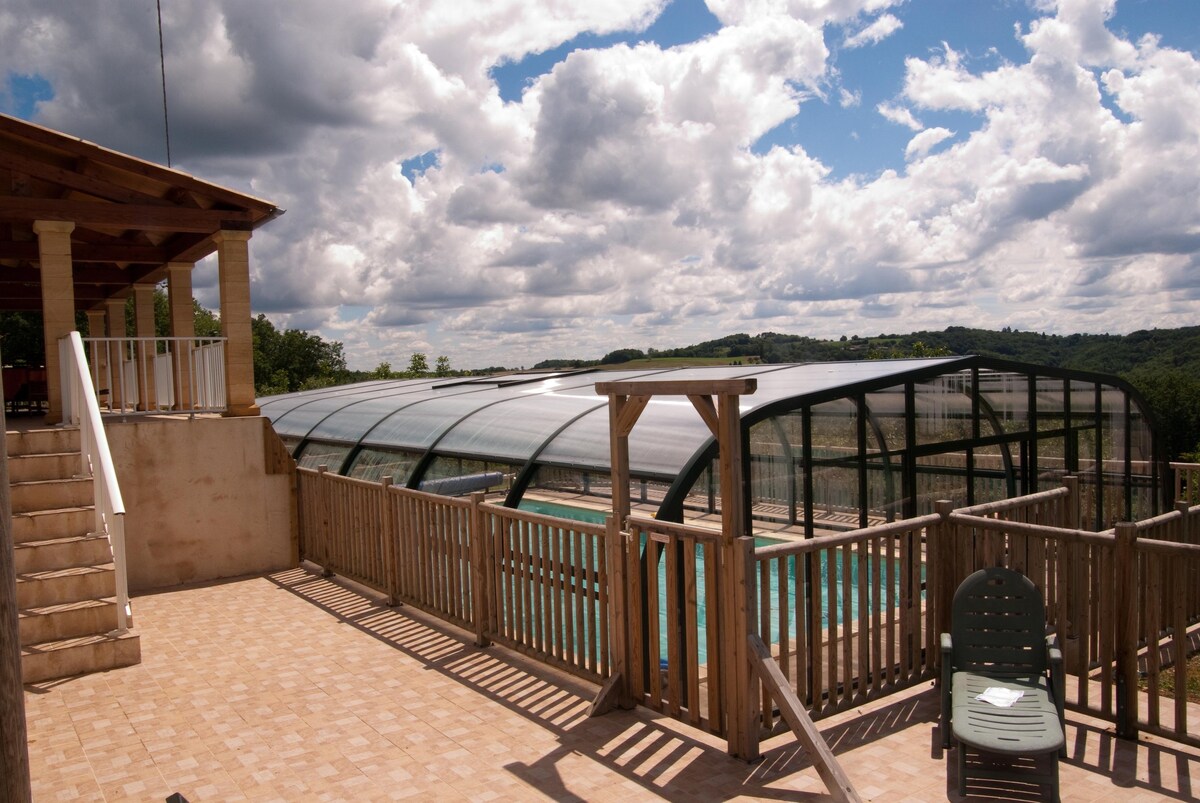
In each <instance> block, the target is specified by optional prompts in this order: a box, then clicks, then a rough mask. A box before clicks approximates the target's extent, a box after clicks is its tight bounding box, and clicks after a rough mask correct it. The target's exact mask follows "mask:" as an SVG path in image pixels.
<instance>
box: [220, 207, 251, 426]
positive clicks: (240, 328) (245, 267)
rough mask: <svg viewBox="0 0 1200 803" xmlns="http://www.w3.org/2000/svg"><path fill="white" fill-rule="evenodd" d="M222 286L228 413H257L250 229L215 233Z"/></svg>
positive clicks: (222, 319)
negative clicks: (251, 320)
mask: <svg viewBox="0 0 1200 803" xmlns="http://www.w3.org/2000/svg"><path fill="white" fill-rule="evenodd" d="M213 242H215V243H216V244H217V269H218V272H219V276H220V279H219V286H220V290H221V334H222V335H223V336H224V337H225V338H226V340H225V403H226V405H227V407H228V411H227V412H226V415H231V416H238V415H258V414H259V410H258V405H257V404H255V400H254V338H253V335H252V334H251V329H250V247H249V242H250V232H248V231H227V230H222V231H219V232H217V233H216V234H215V235H213Z"/></svg>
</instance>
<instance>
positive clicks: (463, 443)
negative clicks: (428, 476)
mask: <svg viewBox="0 0 1200 803" xmlns="http://www.w3.org/2000/svg"><path fill="white" fill-rule="evenodd" d="M606 406H607V402H606V401H605V400H604V399H602V398H600V397H598V396H596V395H595V394H589V395H586V396H584V395H579V396H575V395H567V394H560V393H554V394H545V395H540V396H529V397H522V398H518V399H512V400H510V401H507V402H503V403H501V404H494V405H492V406H490V407H485V408H484V409H482V410H480V411H479V412H477V413H474V414H473V415H471V416H470V417H468V418H466V419H464V420H462V421H460V422H459V423H457V424H455V425H454V428H453V429H451V430H450V431H449V432H447V433H446V435H445V437H443V438H442V439H441V440H440V441H439V442H438V447H437V448H438V451H445V452H455V453H460V454H477V455H491V456H495V457H501V458H508V459H510V460H521V461H524V460H526V459H528V458H529V457H530V456H531V455H533V454H534V453H535V452H536V451H537V450H538V449H539V448H541V445H542V444H543V443H545V441H546V439H547V438H549V437H550V436H551V435H553V434H554V432H555V431H556V430H557V429H559V428H560V427H562V426H563V424H565V423H567V422H568V421H570V420H571V419H572V418H575V417H577V416H579V415H581V414H583V413H586V412H587V411H588V410H593V409H597V408H605V407H606ZM602 445H603V446H604V448H605V450H607V446H608V444H607V439H606V440H605V442H604V444H602Z"/></svg>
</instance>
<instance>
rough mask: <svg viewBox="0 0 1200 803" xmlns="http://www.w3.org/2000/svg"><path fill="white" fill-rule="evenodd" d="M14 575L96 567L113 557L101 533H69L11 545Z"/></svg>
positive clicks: (110, 548) (106, 540)
mask: <svg viewBox="0 0 1200 803" xmlns="http://www.w3.org/2000/svg"><path fill="white" fill-rule="evenodd" d="M13 559H14V563H15V564H16V567H17V574H28V573H30V572H43V571H49V570H51V569H68V568H73V567H76V566H99V565H101V564H104V563H110V562H111V561H112V559H113V556H112V547H111V546H110V545H109V543H108V538H107V537H105V536H103V535H72V536H68V537H66V538H51V539H47V540H42V541H23V542H21V543H18V544H13Z"/></svg>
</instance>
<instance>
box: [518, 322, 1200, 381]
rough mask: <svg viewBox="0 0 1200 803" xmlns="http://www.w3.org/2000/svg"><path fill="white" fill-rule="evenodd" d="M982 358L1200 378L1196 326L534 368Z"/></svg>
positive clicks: (849, 342) (811, 346) (846, 344)
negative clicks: (1175, 371)
mask: <svg viewBox="0 0 1200 803" xmlns="http://www.w3.org/2000/svg"><path fill="white" fill-rule="evenodd" d="M950 354H980V355H985V356H989V357H1001V358H1004V359H1008V360H1016V361H1018V362H1028V363H1035V364H1038V365H1049V366H1054V367H1058V368H1074V369H1077V370H1081V371H1095V372H1098V373H1105V374H1115V375H1123V374H1127V373H1129V372H1131V371H1133V370H1134V369H1136V368H1163V369H1168V368H1174V369H1179V370H1182V371H1184V372H1185V373H1190V374H1192V375H1193V376H1196V377H1200V326H1189V327H1184V328H1180V329H1150V330H1142V331H1138V332H1133V333H1132V334H1128V335H1084V334H1076V335H1046V334H1040V333H1038V332H1014V331H1012V330H1009V329H1005V330H1003V331H999V332H997V331H992V330H988V329H968V328H966V327H963V326H951V327H949V328H948V329H946V330H944V331H941V332H913V333H912V334H906V335H895V334H893V335H885V334H881V335H878V336H876V337H857V336H856V337H852V338H844V339H841V340H818V339H816V338H811V337H804V336H802V335H787V334H779V333H777V332H763V333H762V334H758V335H748V334H744V333H739V334H733V335H726V336H725V337H721V338H718V339H716V340H706V341H704V342H703V343H696V344H695V345H691V346H683V347H681V348H673V349H648V350H647V351H645V352H643V351H641V350H640V349H635V348H623V349H618V350H616V351H612V352H609V353H608V354H606V355H605V356H604V357H602V358H601V359H599V360H577V359H555V360H546V361H545V362H541V363H538V364H537V365H536V366H534V367H535V368H565V367H584V366H594V365H620V364H624V363H627V362H630V361H633V360H639V361H640V360H642V359H659V360H662V359H671V360H680V359H684V360H685V359H687V358H696V359H703V360H704V361H705V362H709V361H712V360H735V359H743V360H746V361H751V360H756V361H760V362H764V363H781V362H813V361H828V360H864V359H882V358H887V357H901V356H922V355H927V356H937V355H950Z"/></svg>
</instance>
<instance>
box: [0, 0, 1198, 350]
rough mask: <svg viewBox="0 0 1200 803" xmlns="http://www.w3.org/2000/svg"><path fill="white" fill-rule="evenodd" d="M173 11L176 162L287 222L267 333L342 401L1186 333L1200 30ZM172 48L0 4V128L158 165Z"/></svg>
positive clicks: (1050, 1)
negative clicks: (420, 363)
mask: <svg viewBox="0 0 1200 803" xmlns="http://www.w3.org/2000/svg"><path fill="white" fill-rule="evenodd" d="M161 7H162V22H163V52H164V54H165V72H166V85H167V108H168V113H169V123H170V153H171V162H172V165H173V166H174V167H175V168H177V169H180V170H184V171H186V172H188V173H191V174H193V175H196V176H198V177H200V178H202V179H204V180H206V181H212V182H215V183H218V184H223V185H225V186H228V187H231V188H234V189H237V190H240V191H243V192H249V193H251V194H253V195H256V196H259V197H261V198H265V199H268V200H270V201H273V202H274V203H275V204H277V205H278V206H280V207H282V208H284V209H286V210H287V211H286V214H284V215H283V216H282V217H281V218H279V219H277V220H276V221H274V222H272V223H270V224H269V225H267V226H266V227H264V228H262V229H260V230H258V231H257V232H256V233H255V234H254V237H253V239H252V240H251V243H250V247H251V270H252V288H251V295H252V301H253V307H254V311H255V313H259V312H261V313H265V314H266V315H267V316H268V317H269V318H270V319H271V320H272V321H273V322H274V323H275V324H276V325H277V326H281V327H290V328H301V329H305V330H308V331H313V332H316V333H317V334H319V335H321V336H322V337H324V338H326V339H332V340H338V341H341V342H342V343H343V344H344V346H345V353H346V356H347V359H348V362H349V364H350V367H352V368H356V369H364V370H369V369H371V368H373V367H375V366H376V365H378V364H379V363H380V362H385V361H386V362H389V363H391V364H392V365H393V367H397V368H399V367H403V366H405V365H407V363H408V359H409V356H410V355H411V354H413V353H414V352H422V353H425V354H427V355H428V356H429V359H430V362H431V363H432V361H433V358H434V357H436V356H440V355H444V356H447V357H449V359H450V362H451V365H452V366H453V367H455V368H480V367H487V366H507V367H528V366H532V365H534V364H535V363H537V362H539V361H541V360H545V359H552V358H584V359H590V358H598V357H600V356H602V355H603V354H605V353H607V352H609V351H612V350H614V349H619V348H640V349H643V350H645V349H648V348H656V349H664V348H671V347H675V346H684V345H689V344H692V343H696V342H700V341H703V340H707V339H712V338H715V337H720V336H723V335H726V334H731V333H734V332H747V333H750V334H757V333H760V332H766V331H772V332H783V333H793V334H800V335H807V336H812V337H819V338H838V337H841V336H843V335H845V336H853V335H860V336H869V335H876V334H881V333H906V332H912V331H918V330H921V329H933V330H942V329H945V328H946V327H947V326H977V327H983V328H991V329H1000V328H1002V327H1006V326H1007V327H1012V328H1014V329H1019V330H1023V331H1039V332H1047V333H1057V334H1069V333H1073V332H1092V333H1099V332H1111V333H1126V332H1131V331H1135V330H1138V329H1148V328H1154V327H1176V326H1189V325H1196V324H1200V304H1198V303H1197V302H1198V301H1200V123H1198V121H1200V0H1058V1H1057V2H1055V0H971V1H970V2H963V0H745V1H744V2H740V1H739V0H606V2H602V3H597V2H595V0H409V1H408V2H389V1H388V0H339V2H337V3H330V2H328V1H327V0H257V2H253V3H247V2H244V0H186V2H184V0H161ZM101 8H102V9H103V12H102V13H101V12H100V9H101ZM88 9H93V10H94V11H93V13H90V14H89V13H81V12H85V11H86V10H88ZM158 45H159V40H158V19H157V14H156V8H155V2H154V0H111V2H107V3H105V4H103V6H100V5H92V4H88V3H78V2H77V3H46V2H44V0H5V3H4V5H3V7H2V8H0V112H3V113H5V114H10V115H14V116H17V117H21V118H23V119H27V120H31V121H33V122H36V123H39V124H41V125H45V126H48V127H51V128H55V129H58V130H60V131H63V132H66V133H68V134H72V135H74V136H79V137H83V138H85V139H88V140H91V141H93V142H96V143H98V144H100V145H103V146H105V147H109V148H113V149H116V150H119V151H124V152H127V153H131V154H134V155H136V156H139V157H141V158H144V159H149V160H152V161H155V162H159V163H164V164H165V163H166V161H167V149H166V142H165V137H164V125H163V96H162V83H163V79H162V74H161V72H160V62H159V47H158ZM194 284H195V290H196V295H197V297H198V299H199V300H200V301H201V303H203V304H205V305H206V306H209V307H212V308H215V307H217V306H218V296H217V288H216V266H215V262H214V261H213V260H212V259H211V258H210V259H209V260H206V261H204V262H202V263H200V264H198V265H197V268H196V273H195V276H194Z"/></svg>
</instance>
